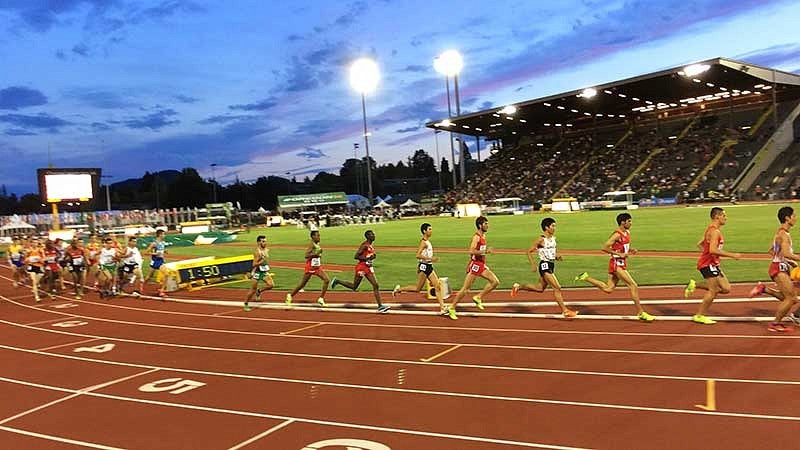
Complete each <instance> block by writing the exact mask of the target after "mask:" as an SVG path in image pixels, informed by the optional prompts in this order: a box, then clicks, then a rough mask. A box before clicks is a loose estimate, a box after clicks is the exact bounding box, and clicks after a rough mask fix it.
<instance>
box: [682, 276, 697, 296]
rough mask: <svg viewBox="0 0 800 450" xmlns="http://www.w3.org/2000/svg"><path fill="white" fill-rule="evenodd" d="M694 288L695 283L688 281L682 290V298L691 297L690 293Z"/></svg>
mask: <svg viewBox="0 0 800 450" xmlns="http://www.w3.org/2000/svg"><path fill="white" fill-rule="evenodd" d="M696 286H697V282H696V281H694V280H689V284H687V285H686V289H684V290H683V298H689V296H690V295H692V292H694V290H695V287H696Z"/></svg>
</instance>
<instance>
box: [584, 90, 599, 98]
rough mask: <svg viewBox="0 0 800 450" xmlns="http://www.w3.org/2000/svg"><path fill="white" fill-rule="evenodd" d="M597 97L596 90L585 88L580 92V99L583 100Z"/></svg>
mask: <svg viewBox="0 0 800 450" xmlns="http://www.w3.org/2000/svg"><path fill="white" fill-rule="evenodd" d="M596 95H597V89H595V88H586V89H584V90H583V92H581V95H580V96H581V97H583V98H592V97H594V96H596Z"/></svg>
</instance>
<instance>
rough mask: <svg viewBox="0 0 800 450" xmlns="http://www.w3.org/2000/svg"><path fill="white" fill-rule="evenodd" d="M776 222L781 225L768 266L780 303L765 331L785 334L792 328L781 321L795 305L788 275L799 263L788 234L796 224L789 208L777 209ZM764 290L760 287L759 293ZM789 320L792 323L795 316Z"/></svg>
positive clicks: (794, 294) (792, 286)
mask: <svg viewBox="0 0 800 450" xmlns="http://www.w3.org/2000/svg"><path fill="white" fill-rule="evenodd" d="M778 221H779V222H780V223H781V225H780V227H779V228H778V231H776V232H775V237H774V238H773V241H772V250H771V251H770V253H772V264H770V266H769V276H770V278H772V281H774V282H775V284H777V285H778V291H779V292H778V293H777V294H778V295H775V294H773V295H774V296H775V297H776V298H778V299H779V300H781V303H780V305H779V306H778V310H777V311H776V312H775V321H774V322H772V323H770V324H769V326H768V327H767V329H768V330H769V331H773V332H778V333H785V332H788V331H792V328H789V327H787V326H785V325H783V324H782V323H781V320H783V318H784V317H786V315H787V314H789V311H791V309H792V307H793V306H794V305H795V303H797V294H796V293H795V291H794V284H793V283H792V278H791V276H790V275H789V271H790V270H791V268H792V267H796V266H797V262H798V261H800V256H798V255H795V253H794V248H793V247H792V236H791V235H790V234H789V230H790V229H791V228H792V227H793V226H794V225H795V223H797V217H796V216H795V213H794V209H793V208H791V207H789V206H784V207H783V208H781V209H779V210H778ZM759 284H760V283H759ZM765 290H766V289H764V288H763V285H762V289H761V292H764V291H765ZM791 318H792V319H793V320H792V321H794V319H795V316H792V317H791Z"/></svg>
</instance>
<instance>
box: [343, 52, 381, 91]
mask: <svg viewBox="0 0 800 450" xmlns="http://www.w3.org/2000/svg"><path fill="white" fill-rule="evenodd" d="M380 78H381V74H380V70H379V69H378V64H376V63H375V61H373V60H371V59H369V58H359V59H357V60H356V61H355V62H353V64H351V65H350V86H351V87H352V88H353V89H354V90H355V91H356V92H358V93H360V94H369V93H371V92H372V91H374V90H375V88H377V87H378V81H380Z"/></svg>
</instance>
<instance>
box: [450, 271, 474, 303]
mask: <svg viewBox="0 0 800 450" xmlns="http://www.w3.org/2000/svg"><path fill="white" fill-rule="evenodd" d="M475 278H476V277H475V275H473V274H472V272H469V273H467V276H465V277H464V284H463V285H462V286H461V289H460V290H459V291H458V293H457V294H456V296H455V297H454V298H453V301H452V302H450V308H452V309H455V307H456V305H457V304H458V302H459V301H461V299H462V298H464V296H465V295H467V293H468V292H469V290H470V289H472V283H474V282H475Z"/></svg>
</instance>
